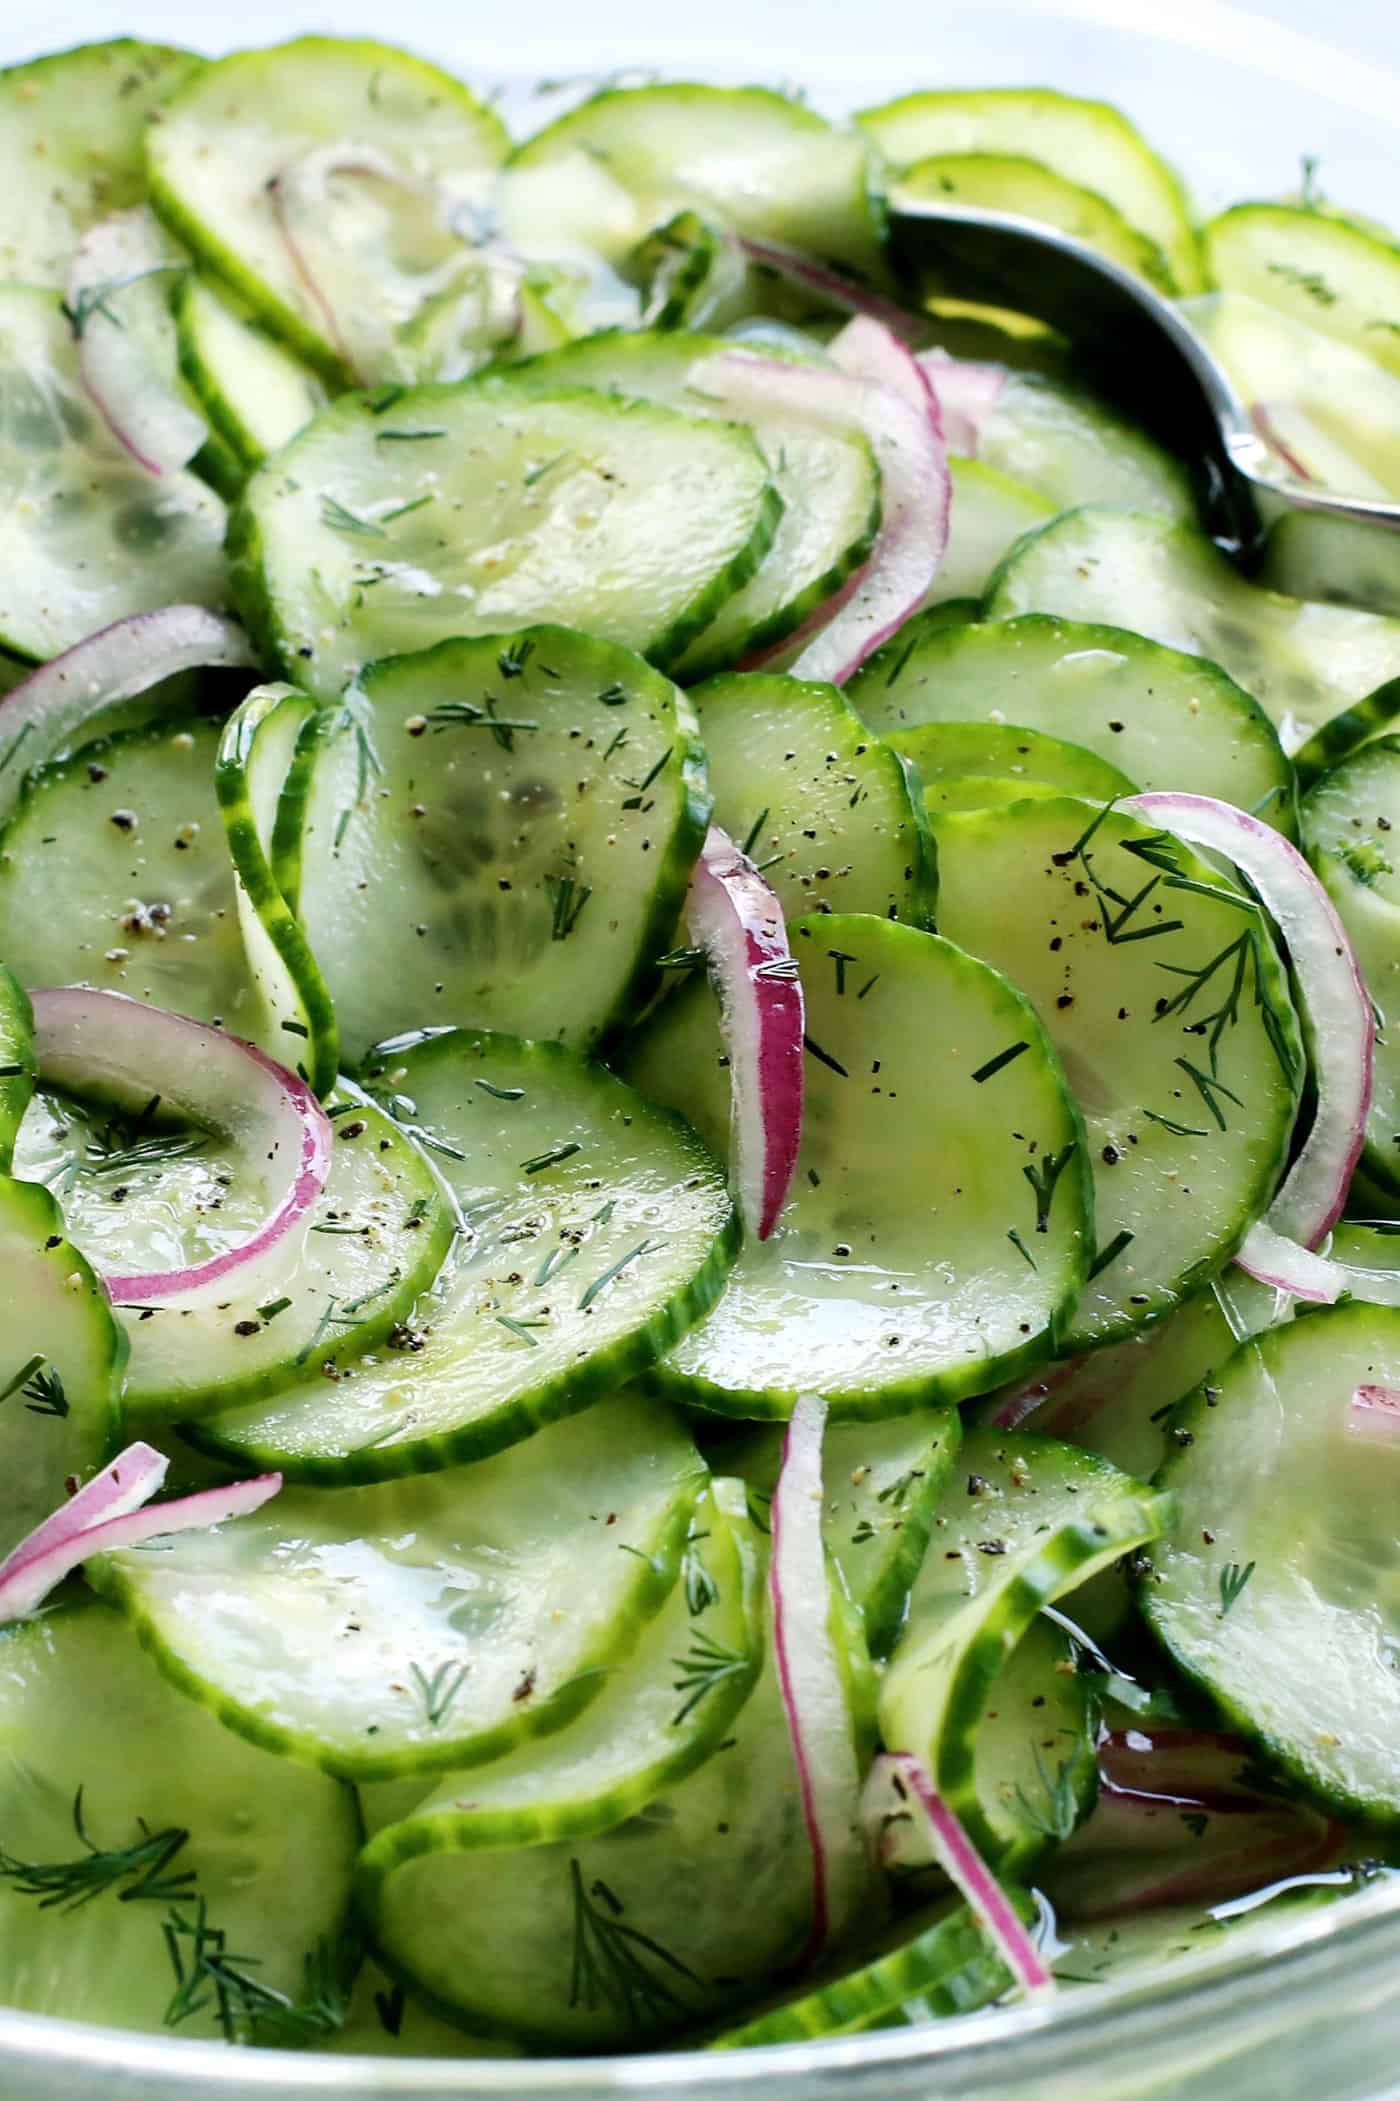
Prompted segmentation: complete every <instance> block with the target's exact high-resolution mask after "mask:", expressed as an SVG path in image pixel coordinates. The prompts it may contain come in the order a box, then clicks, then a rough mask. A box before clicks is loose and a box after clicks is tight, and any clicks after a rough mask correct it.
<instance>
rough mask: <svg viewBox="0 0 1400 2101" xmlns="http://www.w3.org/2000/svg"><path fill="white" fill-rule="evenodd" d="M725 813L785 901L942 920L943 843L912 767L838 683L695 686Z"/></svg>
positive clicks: (805, 907) (793, 908)
mask: <svg viewBox="0 0 1400 2101" xmlns="http://www.w3.org/2000/svg"><path fill="white" fill-rule="evenodd" d="M690 697H691V700H692V702H693V703H694V707H695V712H696V714H697V716H698V717H699V719H700V734H701V737H702V738H703V739H704V744H705V757H706V761H707V772H708V776H709V783H710V789H711V792H712V793H713V795H714V798H715V811H714V821H715V823H716V824H718V825H721V826H722V827H723V828H724V830H725V831H727V832H728V834H729V836H730V838H731V839H733V840H735V841H736V842H737V843H738V844H739V845H741V846H743V847H744V849H745V851H746V852H747V853H748V854H749V855H750V857H751V858H752V859H753V860H754V861H756V862H758V863H760V864H761V865H762V869H763V873H764V875H765V876H766V877H767V879H768V881H769V882H770V883H771V884H772V886H773V888H774V889H775V890H776V892H777V893H778V896H779V897H780V898H781V900H782V903H783V907H784V910H785V911H788V912H792V913H798V912H812V911H817V912H830V911H835V912H870V913H873V914H874V915H875V917H876V918H879V919H900V920H904V921H906V922H907V923H908V924H910V925H912V926H928V925H930V924H931V923H932V918H933V907H934V901H935V893H936V889H937V872H936V870H935V868H934V864H933V850H932V842H931V840H930V838H929V835H928V829H927V826H926V825H925V823H924V821H923V812H922V809H921V808H920V805H919V800H918V797H917V796H916V795H914V794H913V793H912V792H911V789H910V784H909V780H908V776H907V772H906V769H905V768H904V767H903V766H902V765H901V763H900V761H899V760H898V759H897V758H896V757H895V756H894V754H893V753H892V752H890V751H889V750H887V749H886V747H885V746H884V745H883V744H882V743H881V742H880V741H879V739H878V738H876V737H872V736H871V735H870V734H869V732H868V731H867V730H866V729H865V727H864V725H863V723H862V722H861V720H860V718H859V716H858V715H857V714H856V713H855V711H854V709H852V708H851V707H850V706H849V705H848V704H847V702H846V701H845V699H844V698H843V697H842V695H841V694H840V693H839V692H838V691H837V689H836V688H835V687H834V686H827V685H817V684H815V683H813V682H811V681H809V680H803V679H794V678H783V677H780V676H777V675H775V674H772V673H769V674H766V675H765V674H763V673H757V672H749V673H744V672H736V673H731V674H730V675H729V676H728V677H727V678H717V679H710V680H709V681H707V683H706V684H704V685H703V686H697V687H696V688H694V690H693V691H692V693H691V696H690Z"/></svg>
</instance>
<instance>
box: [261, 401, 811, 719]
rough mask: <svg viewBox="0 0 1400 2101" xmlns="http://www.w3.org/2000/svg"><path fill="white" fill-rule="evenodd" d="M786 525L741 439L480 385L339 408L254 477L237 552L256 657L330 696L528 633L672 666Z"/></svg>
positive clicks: (681, 419)
mask: <svg viewBox="0 0 1400 2101" xmlns="http://www.w3.org/2000/svg"><path fill="white" fill-rule="evenodd" d="M391 396H392V398H391ZM780 516H781V498H780V497H779V496H778V494H777V491H776V490H775V489H774V488H773V486H772V484H771V483H770V481H769V479H768V470H767V466H766V463H765V461H764V458H763V455H762V453H761V452H760V451H759V448H758V446H757V444H756V443H755V441H754V439H753V437H752V435H751V434H750V433H749V432H748V431H747V430H741V429H739V428H737V427H736V426H734V425H731V424H723V423H708V422H702V421H700V420H698V419H697V418H694V417H688V416H682V415H679V414H677V412H676V411H675V410H674V409H663V408H657V407H655V406H654V405H652V404H651V403H647V402H624V401H616V400H612V399H610V398H608V397H605V396H603V395H600V394H596V393H588V392H586V391H584V390H579V391H577V392H575V393H570V394H561V395H555V396H552V397H544V396H539V395H536V394H534V393H533V392H532V391H531V390H530V388H529V387H528V386H527V387H524V388H517V387H516V386H515V384H514V382H513V381H512V380H509V379H495V378H487V379H480V380H470V381H466V382H464V383H462V384H460V385H457V386H450V387H447V386H439V387H413V388H409V389H407V390H406V391H404V392H402V393H397V392H395V391H394V390H388V391H387V392H383V393H380V394H376V395H362V394H355V395H350V396H348V397H347V398H346V399H344V400H343V401H338V402H336V403H335V404H334V405H333V406H332V407H331V408H329V409H327V410H326V411H325V412H324V413H323V414H322V415H320V416H318V417H317V418H316V420H315V422H314V423H312V424H311V425H310V426H309V427H308V428H307V429H306V430H305V431H303V432H302V434H301V436H300V437H299V438H295V439H293V441H292V443H291V444H290V445H288V446H287V447H285V448H284V450H283V451H282V452H280V453H278V454H276V455H275V456H274V457H273V458H272V459H271V460H269V461H268V463H267V465H266V466H265V467H263V468H261V469H260V470H259V471H258V473H257V474H255V475H254V476H253V479H252V480H251V481H250V482H249V484H248V487H247V490H246V492H245V494H244V498H243V502H242V504H241V505H240V507H239V508H238V510H237V511H236V512H235V513H234V517H233V520H232V524H231V528H230V530H231V543H230V544H231V546H232V548H233V549H234V559H235V575H236V580H237V584H238V588H239V590H240V593H241V595H242V598H243V601H244V604H245V608H246V610H247V613H248V617H249V619H250V620H251V621H252V622H253V624H254V627H255V629H256V631H257V632H258V633H259V634H260V635H261V636H262V638H263V640H264V642H265V643H266V646H267V650H268V652H269V654H270V655H272V656H273V657H275V658H276V659H277V661H278V662H279V663H280V664H281V666H282V668H283V670H284V671H285V672H286V674H287V675H288V676H289V677H291V678H295V679H296V680H297V682H298V683H299V684H301V685H303V686H305V687H307V688H308V689H309V690H310V691H312V692H314V693H316V694H317V695H318V696H319V697H320V698H322V699H325V700H333V699H336V698H337V697H338V696H339V694H340V692H341V690H342V688H343V687H344V686H345V684H346V682H347V680H349V679H350V678H351V676H352V675H353V674H354V673H355V672H357V671H358V670H359V669H360V668H361V666H362V665H363V664H364V662H365V661H366V659H367V658H371V657H383V656H388V655H392V654H394V653H395V652H397V651H404V650H417V649H422V648H424V647H426V646H427V645H428V644H430V643H433V642H438V641H442V640H444V639H445V638H446V637H448V636H460V635H463V634H473V635H483V634H493V633H495V632H497V631H499V630H502V629H505V630H508V629H510V628H512V627H515V626H518V625H520V624H522V623H525V622H530V621H537V620H555V621H560V622H564V623H569V622H574V623H576V624H577V625H579V626H581V627H585V628H586V629H587V630H588V631H589V632H590V633H592V634H594V635H597V636H599V637H601V638H602V639H604V640H606V641H611V642H621V643H624V644H626V645H627V646H629V647H631V648H634V649H639V650H641V651H643V652H644V653H645V654H646V655H648V656H650V657H652V658H653V659H654V660H655V661H657V662H658V663H663V662H664V663H671V662H674V661H675V660H676V659H677V658H678V657H679V656H680V655H681V654H682V653H683V651H684V650H685V648H686V646H687V644H688V643H689V642H690V641H691V640H692V639H693V638H694V636H696V635H697V634H699V633H700V632H701V631H702V629H704V628H706V627H708V626H709V624H710V622H711V620H712V619H713V618H714V616H715V615H716V613H718V612H719V610H720V608H721V606H723V605H724V603H725V602H726V600H727V599H729V598H730V597H731V596H732V595H733V593H734V592H735V591H737V590H739V589H740V588H741V586H742V585H744V584H745V583H747V582H748V580H749V578H750V577H751V576H752V575H753V574H754V572H755V571H756V570H757V568H758V565H759V563H760V562H761V561H762V560H763V558H764V556H765V555H766V554H767V552H768V549H769V547H770V545H771V544H772V540H773V535H774V533H775V532H776V530H777V526H778V520H779V518H780Z"/></svg>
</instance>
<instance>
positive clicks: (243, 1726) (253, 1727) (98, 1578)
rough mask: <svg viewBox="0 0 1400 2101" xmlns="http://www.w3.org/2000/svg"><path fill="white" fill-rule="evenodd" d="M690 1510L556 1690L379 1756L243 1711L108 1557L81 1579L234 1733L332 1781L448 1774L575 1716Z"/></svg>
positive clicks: (666, 1534) (638, 1613)
mask: <svg viewBox="0 0 1400 2101" xmlns="http://www.w3.org/2000/svg"><path fill="white" fill-rule="evenodd" d="M694 1507H695V1506H694V1501H693V1499H691V1498H690V1497H688V1496H685V1495H682V1496H680V1497H679V1498H678V1499H677V1502H676V1504H675V1506H674V1508H673V1509H672V1511H671V1513H670V1515H669V1518H668V1520H667V1522H666V1523H665V1525H664V1526H663V1527H662V1530H661V1533H660V1535H659V1537H658V1538H657V1539H656V1541H655V1543H654V1544H653V1546H652V1549H651V1552H650V1553H649V1554H647V1555H646V1556H645V1557H641V1556H639V1557H638V1569H639V1573H638V1575H637V1577H636V1579H635V1581H634V1583H633V1586H632V1590H631V1594H630V1596H629V1598H628V1601H627V1605H626V1608H625V1610H624V1611H623V1612H622V1613H621V1614H620V1615H619V1617H618V1619H617V1620H616V1621H614V1622H613V1623H612V1626H611V1628H610V1632H611V1633H612V1635H613V1636H614V1640H613V1641H612V1642H610V1643H609V1644H608V1646H607V1647H606V1649H605V1650H603V1651H600V1652H599V1653H598V1654H597V1655H596V1656H593V1657H585V1658H583V1659H581V1660H580V1664H579V1668H578V1671H577V1672H576V1674H575V1676H574V1677H573V1679H572V1680H570V1681H569V1683H568V1684H566V1685H564V1686H562V1687H561V1688H560V1689H559V1691H558V1692H556V1693H554V1694H553V1695H551V1697H550V1698H549V1699H547V1700H542V1701H541V1702H540V1703H539V1704H538V1705H537V1706H535V1705H531V1706H530V1707H529V1708H527V1709H522V1710H521V1712H520V1714H519V1715H518V1716H516V1717H515V1718H514V1719H513V1720H512V1721H510V1722H506V1723H502V1724H500V1725H498V1726H497V1727H496V1728H495V1729H492V1730H489V1731H483V1732H482V1733H481V1734H480V1735H479V1736H478V1737H476V1738H475V1740H474V1741H473V1742H472V1743H471V1744H469V1745H463V1744H461V1743H460V1742H459V1743H455V1744H454V1743H451V1742H444V1743H441V1744H436V1745H430V1746H429V1745H424V1746H420V1747H419V1748H418V1749H416V1750H406V1751H402V1752H396V1753H390V1754H388V1755H387V1756H379V1757H376V1756H374V1755H373V1754H371V1753H364V1754H361V1755H358V1756H356V1757H354V1758H349V1757H345V1756H342V1755H341V1754H339V1753H337V1752H335V1751H333V1750H329V1749H327V1748H326V1747H324V1746H322V1745H318V1744H315V1743H313V1742H311V1741H309V1740H308V1739H306V1738H304V1737H302V1736H300V1735H299V1734H298V1733H297V1731H296V1730H294V1729H286V1728H282V1727H280V1726H279V1725H278V1724H276V1723H274V1722H268V1721H264V1720H263V1719H262V1718H261V1717H260V1716H258V1715H255V1714H250V1713H249V1711H248V1710H247V1708H245V1707H243V1706H242V1705H240V1704H239V1703H238V1702H237V1701H235V1700H232V1699H230V1698H229V1697H228V1696H227V1695H225V1694H223V1693H221V1692H220V1691H219V1690H218V1688H217V1687H216V1686H215V1685H213V1684H211V1683H210V1681H209V1680H208V1679H206V1678H202V1677H201V1676H200V1675H199V1673H198V1672H197V1671H195V1670H193V1669H192V1668H191V1667H190V1666H189V1665H188V1664H187V1663H185V1662H184V1661H183V1660H182V1659H181V1658H180V1657H178V1656H175V1655H173V1654H172V1653H171V1651H170V1649H169V1648H168V1647H167V1646H166V1644H165V1643H164V1641H163V1640H162V1639H161V1636H160V1632H159V1630H158V1628H157V1627H156V1626H155V1624H154V1622H153V1620H152V1618H151V1617H150V1615H149V1614H148V1613H147V1612H145V1611H144V1610H143V1609H142V1607H141V1605H140V1603H139V1601H138V1600H137V1598H136V1596H135V1593H134V1588H133V1586H132V1585H131V1583H130V1582H129V1581H128V1579H127V1578H126V1577H125V1576H124V1574H123V1573H122V1572H121V1571H120V1570H119V1569H118V1568H117V1567H116V1566H115V1565H114V1562H113V1557H112V1556H110V1555H103V1556H101V1557H99V1558H97V1559H95V1560H93V1561H90V1562H89V1563H88V1564H87V1577H88V1581H89V1582H90V1583H91V1585H92V1587H93V1589H94V1590H96V1591H97V1592H98V1593H99V1595H100V1596H102V1597H104V1598H106V1599H108V1600H109V1602H110V1603H112V1604H113V1605H115V1606H116V1607H117V1608H118V1610H119V1611H120V1612H121V1613H122V1616H123V1617H124V1618H125V1620H126V1621H127V1623H128V1625H129V1626H130V1627H131V1629H132V1631H133V1632H134V1633H135V1635H136V1637H137V1639H138V1641H139V1642H140V1643H141V1646H142V1648H143V1649H145V1651H146V1652H147V1654H148V1655H149V1656H151V1657H152V1658H153V1659H154V1661H155V1664H156V1667H157V1668H158V1669H159V1670H160V1671H161V1672H162V1673H163V1674H164V1676H165V1677H166V1678H168V1679H169V1681H170V1683H171V1684H172V1685H174V1686H175V1687H176V1688H177V1689H178V1690H179V1691H180V1692H183V1693H186V1694H188V1695H189V1697H190V1698H191V1699H192V1700H197V1701H198V1702H199V1703H200V1705H201V1706H204V1707H207V1708H208V1709H209V1710H210V1711H211V1713H213V1714H215V1715H217V1716H218V1718H219V1720H220V1721H221V1722H223V1723H224V1725H225V1726H226V1727H227V1728H229V1729H232V1730H233V1731H234V1733H235V1735H238V1736H242V1737H245V1738H246V1739H247V1741H248V1742H249V1743H253V1744H258V1745H259V1746H260V1747H261V1748H262V1749H263V1750H266V1751H277V1752H279V1753H281V1754H282V1755H283V1756H284V1757H287V1758H295V1759H299V1760H300V1761H301V1762H302V1763H303V1764H310V1765H315V1766H319V1767H320V1768H321V1770H322V1771H323V1772H327V1773H330V1774H331V1775H333V1777H334V1778H336V1779H338V1780H348V1781H351V1782H358V1781H367V1780H399V1779H402V1778H403V1777H404V1776H405V1775H406V1774H409V1773H425V1774H427V1775H429V1776H431V1775H432V1774H434V1773H439V1772H450V1771H451V1770H452V1769H453V1768H454V1767H457V1766H461V1767H463V1768H466V1767H468V1766H474V1765H487V1764H489V1763H490V1761H491V1760H492V1759H493V1758H500V1757H502V1756H504V1754H505V1753H506V1752H507V1751H511V1750H514V1748H515V1747H516V1745H517V1744H520V1743H523V1742H524V1741H525V1740H526V1739H527V1738H529V1737H534V1736H550V1735H552V1734H553V1733H554V1732H555V1730H557V1729H563V1728H564V1727H566V1725H567V1724H568V1723H569V1722H571V1721H572V1720H573V1719H574V1717H575V1716H576V1715H578V1714H581V1713H582V1712H583V1710H584V1708H585V1707H586V1706H587V1705H588V1704H589V1702H590V1700H593V1699H595V1698H596V1697H597V1695H598V1693H599V1692H600V1691H601V1690H602V1686H603V1681H604V1679H605V1677H606V1675H607V1672H608V1668H609V1665H610V1660H611V1658H612V1657H613V1656H614V1655H615V1654H616V1652H617V1641H616V1636H617V1635H618V1634H619V1633H622V1634H623V1635H624V1637H625V1636H627V1635H628V1634H631V1635H632V1636H633V1637H634V1638H635V1635H636V1633H637V1631H638V1630H639V1629H640V1628H642V1627H643V1626H645V1625H646V1624H647V1622H648V1621H649V1620H651V1619H652V1618H654V1617H655V1615H656V1613H657V1612H658V1611H659V1610H660V1608H661V1606H662V1605H663V1604H664V1603H665V1602H666V1599H667V1598H668V1597H669V1595H670V1593H671V1591H672V1589H673V1588H674V1586H675V1584H676V1582H677V1580H678V1579H679V1576H680V1567H681V1557H682V1555H683V1553H684V1551H685V1545H686V1539H687V1536H688V1533H689V1530H690V1524H691V1519H692V1517H693V1515H694Z"/></svg>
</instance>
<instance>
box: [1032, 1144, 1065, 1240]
mask: <svg viewBox="0 0 1400 2101" xmlns="http://www.w3.org/2000/svg"><path fill="white" fill-rule="evenodd" d="M1078 1150H1079V1140H1078V1139H1077V1138H1071V1139H1070V1141H1069V1143H1068V1144H1067V1145H1062V1146H1061V1147H1060V1150H1059V1151H1058V1152H1057V1153H1046V1154H1045V1155H1044V1157H1043V1158H1042V1159H1041V1161H1040V1163H1039V1165H1037V1164H1036V1162H1035V1161H1033V1160H1031V1161H1027V1162H1026V1164H1025V1166H1024V1167H1023V1168H1022V1169H1021V1172H1022V1174H1023V1175H1024V1176H1025V1178H1026V1180H1027V1181H1028V1182H1029V1183H1030V1185H1031V1188H1032V1189H1033V1190H1034V1191H1035V1229H1036V1231H1037V1233H1048V1232H1049V1230H1050V1207H1051V1205H1052V1204H1053V1203H1054V1201H1055V1187H1056V1184H1057V1183H1058V1181H1059V1179H1060V1176H1061V1175H1062V1174H1063V1173H1064V1171H1065V1169H1066V1168H1067V1167H1068V1166H1069V1163H1070V1161H1071V1160H1072V1159H1073V1158H1074V1156H1075V1154H1076V1153H1077V1152H1078Z"/></svg>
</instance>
